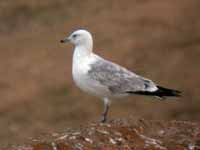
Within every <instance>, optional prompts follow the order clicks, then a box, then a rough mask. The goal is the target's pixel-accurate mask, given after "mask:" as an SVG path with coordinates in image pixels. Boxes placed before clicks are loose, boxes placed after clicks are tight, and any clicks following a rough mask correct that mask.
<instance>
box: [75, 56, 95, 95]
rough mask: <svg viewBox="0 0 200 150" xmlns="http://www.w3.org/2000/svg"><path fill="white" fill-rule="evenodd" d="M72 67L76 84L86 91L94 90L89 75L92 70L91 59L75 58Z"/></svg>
mask: <svg viewBox="0 0 200 150" xmlns="http://www.w3.org/2000/svg"><path fill="white" fill-rule="evenodd" d="M75 60H76V61H74V62H73V67H72V76H73V80H74V82H75V84H76V85H77V86H78V87H79V88H80V89H82V90H83V91H85V92H89V93H91V92H92V86H93V83H92V81H91V79H90V77H89V75H88V71H89V70H90V65H89V63H90V62H89V61H88V60H87V59H85V60H81V59H75Z"/></svg>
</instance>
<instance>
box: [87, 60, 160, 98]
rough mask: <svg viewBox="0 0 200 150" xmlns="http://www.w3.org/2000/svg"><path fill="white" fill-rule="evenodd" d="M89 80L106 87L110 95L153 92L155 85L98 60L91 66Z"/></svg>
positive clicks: (125, 70)
mask: <svg viewBox="0 0 200 150" xmlns="http://www.w3.org/2000/svg"><path fill="white" fill-rule="evenodd" d="M88 74H89V76H90V78H92V79H93V80H96V81H98V82H99V83H100V84H102V85H104V86H106V87H107V88H108V89H109V90H110V91H111V92H112V93H121V94H122V93H126V92H138V91H155V90H157V87H156V85H155V84H154V83H153V82H152V81H151V80H148V79H145V78H143V77H140V76H138V75H137V74H135V73H133V72H130V71H128V70H127V69H125V68H123V67H121V66H119V65H117V64H114V63H112V62H109V61H106V60H104V59H100V60H98V61H96V62H95V63H94V64H91V69H90V70H89V72H88Z"/></svg>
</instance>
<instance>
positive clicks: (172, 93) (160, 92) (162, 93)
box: [127, 86, 181, 98]
mask: <svg viewBox="0 0 200 150" xmlns="http://www.w3.org/2000/svg"><path fill="white" fill-rule="evenodd" d="M157 88H158V89H157V90H156V91H153V92H151V91H137V92H132V91H128V92H127V93H133V94H139V95H149V96H157V97H160V98H163V97H168V96H169V97H180V96H181V91H178V90H174V89H168V88H164V87H161V86H157Z"/></svg>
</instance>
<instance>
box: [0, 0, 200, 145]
mask: <svg viewBox="0 0 200 150" xmlns="http://www.w3.org/2000/svg"><path fill="white" fill-rule="evenodd" d="M199 8H200V1H199V0H190V1H189V0H124V1H119V0H118V1H116V0H110V1H107V0H102V1H95V0H84V1H80V0H56V1H55V0H43V1H41V0H29V1H27V0H16V1H13V0H1V1H0V76H1V78H0V100H1V104H0V145H4V144H5V143H14V142H20V141H23V140H24V139H27V138H29V137H34V136H38V135H40V134H42V133H47V132H54V131H57V132H59V131H64V130H66V129H67V128H69V127H73V128H75V127H79V126H80V125H84V124H85V123H89V122H92V121H97V120H98V119H99V116H100V114H101V111H102V109H103V103H102V102H101V101H100V100H99V99H97V98H95V97H92V96H89V95H87V94H85V93H83V92H81V91H80V90H79V89H78V88H77V87H75V85H74V83H73V81H72V76H71V65H72V63H71V62H72V53H73V51H72V49H73V47H72V45H63V44H60V43H59V41H60V40H61V39H62V38H63V37H65V36H66V35H68V34H69V33H70V32H72V31H73V30H74V29H77V28H86V29H88V30H89V31H91V32H92V34H93V36H94V42H95V43H94V48H95V50H96V52H97V53H98V54H99V55H101V56H103V57H105V58H107V59H109V60H112V61H114V62H116V63H119V64H121V65H124V66H126V67H127V68H129V69H130V70H132V71H135V72H137V73H138V74H141V75H144V76H145V77H148V78H151V79H152V80H154V81H155V82H156V83H158V84H160V85H163V86H166V87H170V88H175V89H179V90H182V91H184V94H183V97H182V98H180V99H172V100H171V99H169V100H168V101H159V100H157V99H155V98H148V97H141V96H133V97H130V98H126V99H123V100H119V101H118V102H113V104H112V106H111V111H110V114H109V116H110V118H119V117H122V118H126V117H128V116H130V115H132V116H135V117H140V118H147V119H156V120H157V119H162V120H171V119H179V120H193V121H194V120H198V121H199V120H200V117H199V113H200V101H199V100H200V99H199V92H200V91H199V85H200V76H199V75H200V68H199V64H200V9H199Z"/></svg>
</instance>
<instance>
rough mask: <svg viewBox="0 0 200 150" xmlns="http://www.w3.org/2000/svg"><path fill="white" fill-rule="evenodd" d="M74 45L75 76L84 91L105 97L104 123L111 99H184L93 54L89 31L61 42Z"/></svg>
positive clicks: (82, 31) (174, 92) (78, 33)
mask: <svg viewBox="0 0 200 150" xmlns="http://www.w3.org/2000/svg"><path fill="white" fill-rule="evenodd" d="M60 42H61V43H66V42H70V43H72V44H73V45H74V46H75V47H74V53H73V63H72V76H73V80H74V82H75V84H76V85H77V86H78V87H79V88H80V89H81V90H83V91H85V92H87V93H89V94H92V95H94V96H97V97H99V98H101V99H102V100H103V102H104V111H103V113H102V115H101V119H100V121H101V122H103V123H104V122H106V120H107V114H108V109H109V106H110V103H111V99H113V98H120V97H126V96H130V95H134V94H139V95H147V96H155V97H157V98H160V99H164V98H165V97H168V96H172V97H173V96H175V97H178V96H181V94H180V93H181V92H180V91H178V90H173V89H168V88H164V87H162V86H158V85H156V84H155V83H154V82H153V81H151V80H149V79H147V78H144V77H142V76H139V75H137V74H136V73H134V72H131V71H129V70H128V69H126V68H124V67H122V66H120V65H118V64H115V63H113V62H111V61H108V60H105V59H103V58H102V57H100V56H98V55H96V54H95V53H94V52H93V38H92V35H91V33H90V32H89V31H87V30H84V29H79V30H76V31H74V32H73V33H71V34H70V35H69V36H68V37H65V38H64V39H63V40H61V41H60Z"/></svg>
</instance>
